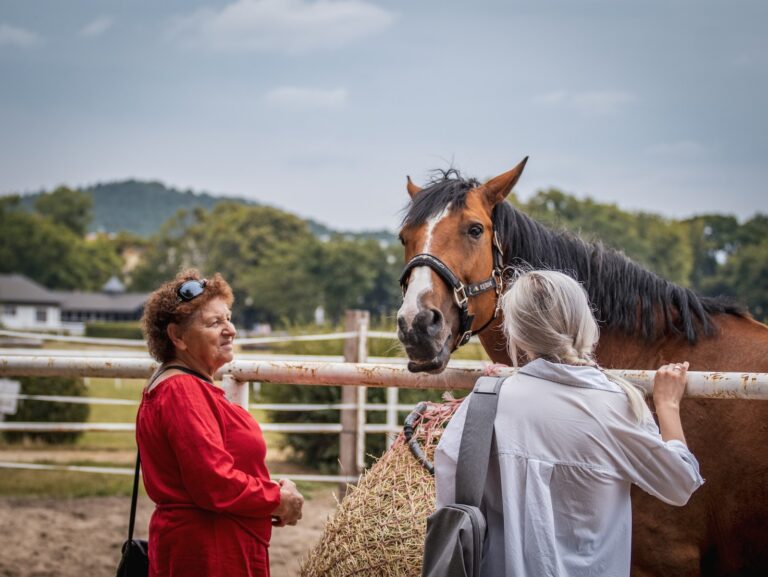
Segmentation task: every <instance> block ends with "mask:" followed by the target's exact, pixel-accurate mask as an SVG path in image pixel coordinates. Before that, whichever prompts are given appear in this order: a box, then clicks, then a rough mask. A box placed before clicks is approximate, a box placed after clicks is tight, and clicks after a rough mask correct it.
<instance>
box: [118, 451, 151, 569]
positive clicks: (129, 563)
mask: <svg viewBox="0 0 768 577" xmlns="http://www.w3.org/2000/svg"><path fill="white" fill-rule="evenodd" d="M140 466H141V459H140V457H139V453H138V452H137V453H136V472H135V474H134V476H133V496H132V497H131V519H130V521H129V523H128V540H127V541H126V542H125V543H123V547H122V556H121V557H120V563H119V564H118V566H117V577H147V575H149V548H148V546H147V542H146V541H144V540H143V539H134V538H133V527H134V525H135V524H136V501H137V500H138V496H139V467H140Z"/></svg>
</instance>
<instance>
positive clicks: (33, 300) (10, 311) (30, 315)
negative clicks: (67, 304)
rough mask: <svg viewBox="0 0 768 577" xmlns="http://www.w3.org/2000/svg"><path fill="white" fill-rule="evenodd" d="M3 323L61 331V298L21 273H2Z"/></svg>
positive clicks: (0, 300)
mask: <svg viewBox="0 0 768 577" xmlns="http://www.w3.org/2000/svg"><path fill="white" fill-rule="evenodd" d="M0 307H2V308H0V323H2V324H3V326H4V327H6V328H8V329H22V330H24V329H37V330H41V329H46V330H60V329H61V328H62V327H61V299H60V298H59V297H58V296H56V295H55V294H53V293H52V292H51V291H49V290H48V289H46V288H45V287H43V286H40V285H39V284H37V283H36V282H34V281H31V280H29V279H28V278H27V277H25V276H22V275H20V274H0Z"/></svg>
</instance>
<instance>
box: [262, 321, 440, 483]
mask: <svg viewBox="0 0 768 577" xmlns="http://www.w3.org/2000/svg"><path fill="white" fill-rule="evenodd" d="M376 330H381V329H378V328H377V329H376ZM383 330H387V329H383ZM390 330H391V329H390ZM306 332H312V330H311V329H310V330H308V331H306ZM368 346H369V351H368V354H369V356H371V357H395V356H398V355H400V354H401V346H400V344H399V343H398V342H397V341H389V340H386V339H370V340H369V341H368ZM343 347H344V343H343V341H341V340H332V341H298V342H287V343H275V344H271V345H269V347H268V348H269V350H270V352H272V353H283V354H286V355H290V354H293V355H341V354H342V351H343ZM441 395H442V392H441V391H435V390H418V389H400V396H399V402H400V404H413V405H415V404H416V403H418V402H419V401H424V400H430V401H437V400H439V399H440V398H441ZM260 402H265V403H297V404H298V403H301V404H333V403H340V402H341V387H315V386H303V385H284V384H277V383H264V384H263V385H262V386H261V399H260ZM385 402H386V389H382V388H374V387H371V388H369V389H368V403H376V404H379V403H385ZM267 416H268V418H269V421H270V422H272V423H338V422H339V421H340V419H341V411H339V410H328V411H267ZM402 417H403V415H401V419H400V420H401V421H402ZM368 422H369V423H384V422H386V414H385V412H384V411H369V412H368ZM281 445H282V446H283V447H289V448H291V449H292V450H293V451H294V454H295V457H296V460H297V462H299V463H301V464H303V465H305V466H308V467H312V468H315V469H319V470H321V471H323V472H328V473H337V472H338V469H339V435H335V434H329V433H317V434H306V433H286V434H284V435H282V440H281ZM385 447H386V438H385V435H384V434H368V435H366V444H365V454H366V466H370V465H371V464H372V461H373V458H372V457H371V456H370V455H374V456H375V457H378V456H380V455H381V454H382V453H383V452H384V449H385Z"/></svg>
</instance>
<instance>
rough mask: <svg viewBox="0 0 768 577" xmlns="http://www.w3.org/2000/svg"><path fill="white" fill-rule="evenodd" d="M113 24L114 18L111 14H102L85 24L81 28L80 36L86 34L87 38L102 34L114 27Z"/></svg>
mask: <svg viewBox="0 0 768 577" xmlns="http://www.w3.org/2000/svg"><path fill="white" fill-rule="evenodd" d="M112 24H114V19H113V18H112V17H111V16H100V17H99V18H96V20H93V21H91V22H89V23H88V24H86V25H85V26H83V27H82V28H81V29H80V36H85V37H87V38H93V37H95V36H101V35H102V34H104V33H105V32H106V31H107V30H109V29H110V28H112Z"/></svg>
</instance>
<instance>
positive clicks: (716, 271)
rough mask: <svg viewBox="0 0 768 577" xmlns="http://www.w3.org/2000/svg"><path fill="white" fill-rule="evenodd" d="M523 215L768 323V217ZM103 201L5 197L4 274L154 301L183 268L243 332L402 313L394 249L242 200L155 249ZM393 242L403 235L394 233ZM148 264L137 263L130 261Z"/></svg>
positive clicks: (582, 210)
mask: <svg viewBox="0 0 768 577" xmlns="http://www.w3.org/2000/svg"><path fill="white" fill-rule="evenodd" d="M510 201H511V202H513V203H514V204H515V205H516V206H517V207H518V208H519V209H520V210H522V211H524V212H526V213H527V214H529V215H531V216H532V217H534V218H536V219H538V220H540V221H542V222H544V223H546V224H548V225H550V226H553V227H564V228H567V229H569V230H572V231H574V232H576V233H578V234H580V235H581V236H582V237H584V238H586V239H588V240H593V241H601V242H603V243H605V244H606V245H609V246H612V247H615V248H618V249H620V250H623V251H624V252H625V253H626V254H627V255H628V256H630V257H632V258H634V259H635V260H637V261H639V262H640V263H642V264H644V265H645V266H647V267H648V268H649V269H651V270H653V271H655V272H657V273H659V274H660V275H662V276H664V277H666V278H669V279H670V280H672V281H674V282H676V283H678V284H681V285H684V286H689V287H691V288H693V289H695V290H696V291H698V292H700V293H702V294H707V295H717V294H723V295H727V296H730V297H733V298H735V299H736V300H738V301H740V302H741V303H743V304H746V305H748V306H749V308H750V310H751V312H752V313H753V314H754V315H755V316H756V317H757V318H759V319H761V320H766V317H768V216H766V215H762V214H758V215H755V216H754V217H752V218H750V219H749V220H747V221H745V222H741V223H740V222H739V221H738V220H737V219H736V218H735V217H732V216H726V215H720V214H710V215H701V216H697V217H695V218H691V219H686V220H673V219H667V218H664V217H661V216H659V215H656V214H650V213H642V212H628V211H623V210H621V209H620V208H618V207H617V206H616V205H612V204H601V203H597V202H594V201H593V200H591V199H578V198H576V197H574V196H571V195H568V194H565V193H563V192H561V191H558V190H555V189H550V190H545V191H540V192H539V193H537V194H536V195H535V196H533V197H532V198H531V199H529V200H528V201H527V202H520V201H519V200H518V199H516V198H514V196H512V197H510ZM91 218H92V197H90V196H89V195H87V194H84V193H82V192H80V191H73V190H70V189H68V188H63V187H62V188H59V189H57V190H55V191H53V192H51V193H47V194H43V195H38V196H37V197H36V199H35V203H34V205H33V206H32V208H31V210H26V209H25V208H24V207H23V206H22V204H21V201H20V199H19V198H18V197H3V198H0V272H18V273H22V274H25V275H27V276H28V277H30V278H32V279H34V280H36V281H38V282H40V283H41V284H43V285H45V286H47V287H49V288H64V289H82V290H98V288H99V287H101V286H102V285H103V283H104V282H105V281H106V280H107V279H108V278H109V277H110V276H111V275H113V274H116V275H118V276H121V277H122V278H123V280H124V281H126V283H127V284H128V287H129V289H130V290H137V291H148V290H152V289H153V288H155V287H156V286H157V285H158V284H160V283H161V282H162V281H164V280H167V279H168V278H172V277H173V275H175V273H176V272H177V271H178V270H179V269H181V268H184V267H196V268H199V269H200V270H201V271H203V272H204V273H211V272H214V271H219V272H221V273H222V274H223V275H224V276H225V278H227V280H228V281H229V282H230V283H231V284H232V286H233V289H234V291H235V296H236V303H235V310H234V313H235V317H236V321H237V322H238V323H239V324H240V325H241V326H246V327H250V326H252V325H253V324H254V323H257V322H269V323H271V324H273V325H274V326H289V325H299V324H305V323H307V322H310V321H312V320H313V319H314V314H315V310H316V309H317V307H318V306H322V307H323V309H324V311H325V314H326V320H328V321H331V322H336V321H338V319H339V318H340V317H341V315H342V314H343V311H344V310H345V309H348V308H363V309H368V310H370V311H371V313H372V315H373V317H374V318H375V319H376V320H378V321H382V320H386V319H387V318H390V319H391V317H392V316H393V315H394V312H395V311H396V310H397V308H398V306H399V304H400V290H399V287H398V283H397V279H398V276H399V273H400V270H401V268H402V265H403V255H402V248H401V247H400V245H399V244H397V243H395V242H386V240H384V238H386V237H383V238H382V239H381V240H374V239H366V238H363V237H360V236H359V235H358V236H350V235H344V234H333V233H330V234H329V233H327V231H325V232H324V233H322V234H318V233H317V229H316V228H315V227H313V226H311V225H310V224H309V223H308V222H307V221H304V220H301V219H299V218H298V217H296V216H294V215H292V214H289V213H286V212H284V211H281V210H278V209H275V208H271V207H266V206H259V205H253V204H251V205H248V204H244V203H242V202H226V201H225V202H219V203H217V204H215V205H213V206H212V207H211V208H203V207H197V208H194V209H192V210H186V209H183V210H180V211H178V212H177V213H176V214H175V215H174V216H173V217H172V218H170V219H169V220H167V221H165V223H164V224H163V225H162V226H161V227H160V229H159V230H158V231H157V232H156V233H155V234H154V235H153V236H152V237H150V238H149V239H148V240H147V239H143V238H141V237H138V236H135V235H131V234H126V233H123V234H119V235H117V236H114V235H109V236H108V235H104V234H102V235H95V236H94V235H91V236H89V237H88V238H86V237H85V232H86V230H87V229H88V225H89V223H90V221H91ZM391 238H392V240H394V235H392V237H391ZM129 255H130V256H131V259H135V258H136V257H137V256H138V265H137V266H135V267H133V268H132V267H127V266H126V262H127V261H129V260H131V259H129V258H128V257H129Z"/></svg>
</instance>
